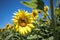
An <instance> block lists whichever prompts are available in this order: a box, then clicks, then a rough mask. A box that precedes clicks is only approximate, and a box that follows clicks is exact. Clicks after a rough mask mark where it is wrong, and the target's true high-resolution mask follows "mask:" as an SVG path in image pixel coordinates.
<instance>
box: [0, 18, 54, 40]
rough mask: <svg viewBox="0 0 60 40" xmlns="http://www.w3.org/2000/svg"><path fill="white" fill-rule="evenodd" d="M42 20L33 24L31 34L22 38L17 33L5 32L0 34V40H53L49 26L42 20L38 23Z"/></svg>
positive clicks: (12, 31)
mask: <svg viewBox="0 0 60 40" xmlns="http://www.w3.org/2000/svg"><path fill="white" fill-rule="evenodd" d="M40 20H42V19H39V20H37V22H35V23H33V24H34V26H35V28H34V29H33V30H32V32H31V33H29V34H27V35H25V36H22V35H20V34H19V33H18V32H15V31H14V30H12V29H11V30H6V31H4V32H0V39H1V40H48V39H49V40H53V32H52V29H51V28H50V26H49V25H47V24H45V23H47V22H48V21H47V20H45V21H44V20H42V21H43V22H42V23H40V22H38V21H40Z"/></svg>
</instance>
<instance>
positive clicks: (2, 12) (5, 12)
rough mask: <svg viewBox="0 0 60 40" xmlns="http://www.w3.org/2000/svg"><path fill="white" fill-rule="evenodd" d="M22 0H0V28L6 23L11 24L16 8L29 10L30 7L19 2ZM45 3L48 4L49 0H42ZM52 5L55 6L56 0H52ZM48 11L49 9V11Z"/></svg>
mask: <svg viewBox="0 0 60 40" xmlns="http://www.w3.org/2000/svg"><path fill="white" fill-rule="evenodd" d="M20 1H22V0H0V28H3V27H4V26H5V25H6V24H7V23H10V24H12V20H11V19H12V16H13V13H14V12H15V11H18V9H22V10H26V11H28V12H31V11H32V9H31V8H28V7H26V6H24V5H23V4H21V3H20ZM43 1H44V3H45V5H48V6H50V3H49V0H43ZM54 7H56V0H54ZM49 13H50V11H49Z"/></svg>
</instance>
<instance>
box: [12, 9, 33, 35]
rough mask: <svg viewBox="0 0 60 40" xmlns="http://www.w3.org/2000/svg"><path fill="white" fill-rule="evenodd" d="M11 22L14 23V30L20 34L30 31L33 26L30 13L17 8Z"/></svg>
mask: <svg viewBox="0 0 60 40" xmlns="http://www.w3.org/2000/svg"><path fill="white" fill-rule="evenodd" d="M12 20H13V22H14V24H15V31H16V32H19V33H20V34H22V35H25V34H27V33H28V32H31V31H32V29H33V28H34V26H33V24H32V21H33V20H32V18H31V15H30V14H29V13H28V12H25V11H22V10H18V12H16V13H15V14H14V16H13V19H12Z"/></svg>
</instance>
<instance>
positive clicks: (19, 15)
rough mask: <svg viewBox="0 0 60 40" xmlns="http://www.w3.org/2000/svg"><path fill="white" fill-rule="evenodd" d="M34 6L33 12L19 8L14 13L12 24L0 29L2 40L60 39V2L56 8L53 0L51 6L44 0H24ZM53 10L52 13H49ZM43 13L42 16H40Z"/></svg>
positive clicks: (28, 4) (26, 4)
mask: <svg viewBox="0 0 60 40" xmlns="http://www.w3.org/2000/svg"><path fill="white" fill-rule="evenodd" d="M21 3H22V4H23V5H25V6H27V7H30V8H32V12H31V13H30V12H28V11H25V10H21V9H18V11H17V12H15V13H13V14H14V15H13V16H12V25H11V24H10V23H8V24H6V26H5V27H4V28H1V29H0V40H59V39H60V3H58V4H57V5H58V6H59V7H57V8H55V9H54V6H53V0H50V7H49V6H47V5H46V6H44V2H43V1H42V0H34V1H33V0H30V1H29V2H26V1H22V2H21ZM49 10H51V13H50V14H51V15H49V12H48V11H49ZM38 15H41V18H40V17H39V16H38Z"/></svg>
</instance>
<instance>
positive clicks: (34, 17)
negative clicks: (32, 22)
mask: <svg viewBox="0 0 60 40" xmlns="http://www.w3.org/2000/svg"><path fill="white" fill-rule="evenodd" d="M32 17H33V19H36V18H37V17H38V11H37V10H32Z"/></svg>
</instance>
